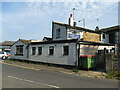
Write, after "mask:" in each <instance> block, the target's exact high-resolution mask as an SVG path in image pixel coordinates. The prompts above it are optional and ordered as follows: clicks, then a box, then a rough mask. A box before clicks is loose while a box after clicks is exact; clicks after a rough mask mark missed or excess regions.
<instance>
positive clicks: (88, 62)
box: [80, 55, 96, 70]
mask: <svg viewBox="0 0 120 90" xmlns="http://www.w3.org/2000/svg"><path fill="white" fill-rule="evenodd" d="M80 60H81V67H82V68H84V69H88V70H89V69H90V68H95V67H96V56H95V55H82V56H80Z"/></svg>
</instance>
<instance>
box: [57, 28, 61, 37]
mask: <svg viewBox="0 0 120 90" xmlns="http://www.w3.org/2000/svg"><path fill="white" fill-rule="evenodd" d="M57 38H60V28H58V29H56V39H57Z"/></svg>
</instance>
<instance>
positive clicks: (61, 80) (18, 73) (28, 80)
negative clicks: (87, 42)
mask: <svg viewBox="0 0 120 90" xmlns="http://www.w3.org/2000/svg"><path fill="white" fill-rule="evenodd" d="M2 88H118V82H117V81H115V80H103V79H94V78H87V77H80V76H75V75H68V74H63V73H59V72H54V71H36V70H30V69H25V68H20V67H15V66H10V65H5V64H2Z"/></svg>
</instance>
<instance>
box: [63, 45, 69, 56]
mask: <svg viewBox="0 0 120 90" xmlns="http://www.w3.org/2000/svg"><path fill="white" fill-rule="evenodd" d="M63 55H69V46H63Z"/></svg>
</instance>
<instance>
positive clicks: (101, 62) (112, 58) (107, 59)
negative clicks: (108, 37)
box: [96, 53, 118, 73]
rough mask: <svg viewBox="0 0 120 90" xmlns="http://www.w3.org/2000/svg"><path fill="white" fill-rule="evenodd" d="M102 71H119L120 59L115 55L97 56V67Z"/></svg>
mask: <svg viewBox="0 0 120 90" xmlns="http://www.w3.org/2000/svg"><path fill="white" fill-rule="evenodd" d="M96 68H99V69H100V70H103V71H106V72H107V73H109V72H114V71H117V70H118V58H117V55H115V54H114V53H107V54H105V55H104V54H98V55H97V67H96Z"/></svg>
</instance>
